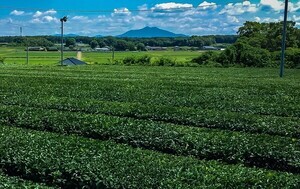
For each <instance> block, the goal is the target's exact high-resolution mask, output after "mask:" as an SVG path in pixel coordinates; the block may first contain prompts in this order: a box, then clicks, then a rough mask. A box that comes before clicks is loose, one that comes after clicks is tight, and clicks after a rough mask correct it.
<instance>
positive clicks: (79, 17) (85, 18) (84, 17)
mask: <svg viewBox="0 0 300 189" xmlns="http://www.w3.org/2000/svg"><path fill="white" fill-rule="evenodd" d="M88 19H89V18H88V17H87V16H74V17H72V20H77V21H87V20H88Z"/></svg>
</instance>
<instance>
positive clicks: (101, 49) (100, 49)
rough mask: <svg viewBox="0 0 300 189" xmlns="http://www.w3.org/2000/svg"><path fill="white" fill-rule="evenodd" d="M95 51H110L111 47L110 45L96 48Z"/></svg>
mask: <svg viewBox="0 0 300 189" xmlns="http://www.w3.org/2000/svg"><path fill="white" fill-rule="evenodd" d="M95 51H98V52H108V51H110V49H109V48H108V47H103V48H95Z"/></svg>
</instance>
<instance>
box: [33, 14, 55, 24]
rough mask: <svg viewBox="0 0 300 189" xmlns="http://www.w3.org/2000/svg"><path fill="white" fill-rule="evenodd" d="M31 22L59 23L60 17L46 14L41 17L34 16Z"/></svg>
mask: <svg viewBox="0 0 300 189" xmlns="http://www.w3.org/2000/svg"><path fill="white" fill-rule="evenodd" d="M30 22H31V23H34V24H41V23H58V22H59V19H58V18H56V17H52V16H49V15H48V16H44V17H41V18H34V19H32V20H31V21H30Z"/></svg>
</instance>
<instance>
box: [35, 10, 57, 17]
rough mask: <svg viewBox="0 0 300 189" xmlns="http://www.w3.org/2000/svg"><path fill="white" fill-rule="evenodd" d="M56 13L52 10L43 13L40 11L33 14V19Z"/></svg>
mask: <svg viewBox="0 0 300 189" xmlns="http://www.w3.org/2000/svg"><path fill="white" fill-rule="evenodd" d="M56 13H57V12H56V11H55V10H54V9H50V10H48V11H45V12H41V11H36V12H35V14H34V15H33V17H35V18H37V17H41V16H45V15H54V14H56Z"/></svg>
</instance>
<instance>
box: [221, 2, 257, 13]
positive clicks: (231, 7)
mask: <svg viewBox="0 0 300 189" xmlns="http://www.w3.org/2000/svg"><path fill="white" fill-rule="evenodd" d="M258 10H259V9H258V5H257V4H251V3H250V1H244V2H243V3H235V4H234V3H229V4H227V5H225V7H224V8H223V9H222V10H221V11H220V13H219V14H228V15H241V14H244V13H255V12H257V11H258Z"/></svg>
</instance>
